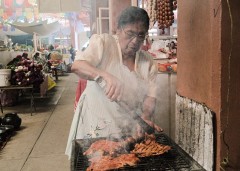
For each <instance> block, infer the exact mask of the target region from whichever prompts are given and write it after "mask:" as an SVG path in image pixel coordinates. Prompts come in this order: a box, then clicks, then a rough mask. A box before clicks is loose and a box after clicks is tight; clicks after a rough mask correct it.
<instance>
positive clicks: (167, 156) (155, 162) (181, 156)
mask: <svg viewBox="0 0 240 171" xmlns="http://www.w3.org/2000/svg"><path fill="white" fill-rule="evenodd" d="M100 139H106V138H92V139H80V140H74V141H73V149H72V157H71V171H85V170H86V169H87V167H88V166H89V165H90V162H89V161H88V158H87V157H86V156H84V155H83V152H84V151H86V150H87V149H88V148H89V147H90V145H91V144H92V143H93V142H95V141H97V140H100ZM156 141H157V142H158V143H160V144H163V145H169V146H171V150H169V151H168V152H167V153H164V154H162V155H159V156H151V157H144V158H140V162H139V163H138V164H137V165H136V166H125V167H124V168H119V169H115V170H116V171H205V169H204V168H203V167H202V166H200V165H199V164H198V163H197V162H196V161H195V160H194V159H193V158H192V157H190V156H189V155H188V154H187V153H186V152H185V151H184V150H182V149H181V147H179V146H178V145H177V144H176V143H175V142H174V141H173V140H171V139H170V138H169V137H168V136H167V135H166V134H164V133H160V134H156Z"/></svg>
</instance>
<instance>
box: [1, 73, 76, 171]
mask: <svg viewBox="0 0 240 171" xmlns="http://www.w3.org/2000/svg"><path fill="white" fill-rule="evenodd" d="M59 79H60V80H59V81H58V82H57V86H56V88H55V90H53V91H50V93H49V94H48V98H44V99H40V98H39V99H36V106H37V112H36V114H34V115H33V116H31V115H30V113H29V112H28V113H27V112H25V113H23V114H21V113H20V112H18V113H19V116H20V117H21V118H22V127H21V128H22V129H21V130H19V131H18V132H17V134H16V135H14V136H13V137H12V138H11V140H10V141H9V142H8V144H7V145H6V147H5V148H4V149H3V151H2V152H1V153H0V170H1V171H68V170H70V162H69V160H68V159H67V156H66V155H65V154H64V152H65V147H66V143H67V138H68V133H69V129H70V125H71V121H72V117H73V105H74V98H75V91H76V86H77V83H76V81H77V80H78V79H77V77H76V76H75V75H74V74H69V75H67V76H62V77H60V78H59ZM54 91H55V92H54ZM26 108H29V104H22V105H17V106H16V107H15V106H14V107H9V108H7V109H4V113H7V112H11V111H29V110H28V109H26ZM24 109H25V110H24Z"/></svg>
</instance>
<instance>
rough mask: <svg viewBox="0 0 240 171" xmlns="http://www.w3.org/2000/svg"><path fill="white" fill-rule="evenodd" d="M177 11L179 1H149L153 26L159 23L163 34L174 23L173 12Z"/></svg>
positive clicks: (149, 12)
mask: <svg viewBox="0 0 240 171" xmlns="http://www.w3.org/2000/svg"><path fill="white" fill-rule="evenodd" d="M176 9H177V0H149V1H148V3H147V12H148V14H149V17H150V22H151V23H153V24H154V23H155V22H158V28H159V29H160V30H162V34H164V33H165V29H166V28H169V27H170V26H171V25H172V24H173V23H174V13H173V10H176ZM150 28H151V26H150Z"/></svg>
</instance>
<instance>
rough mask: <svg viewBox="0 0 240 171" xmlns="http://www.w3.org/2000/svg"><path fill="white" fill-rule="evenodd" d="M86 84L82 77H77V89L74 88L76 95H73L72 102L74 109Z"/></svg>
mask: <svg viewBox="0 0 240 171" xmlns="http://www.w3.org/2000/svg"><path fill="white" fill-rule="evenodd" d="M86 85H87V80H84V79H79V81H78V85H77V90H76V97H75V102H74V111H75V109H76V107H77V104H78V100H79V98H80V96H81V94H82V92H83V91H84V90H85V88H86Z"/></svg>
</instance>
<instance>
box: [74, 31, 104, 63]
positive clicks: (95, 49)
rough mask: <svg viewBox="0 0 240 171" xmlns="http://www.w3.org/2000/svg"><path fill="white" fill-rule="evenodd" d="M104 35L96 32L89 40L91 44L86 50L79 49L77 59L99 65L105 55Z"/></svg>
mask: <svg viewBox="0 0 240 171" xmlns="http://www.w3.org/2000/svg"><path fill="white" fill-rule="evenodd" d="M103 46H104V36H103V35H97V34H94V35H92V37H91V38H90V40H89V46H88V47H87V48H86V49H85V50H84V51H78V52H77V54H76V57H75V60H84V61H87V62H89V63H91V65H93V66H97V65H98V64H99V63H100V62H101V60H102V56H103Z"/></svg>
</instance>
